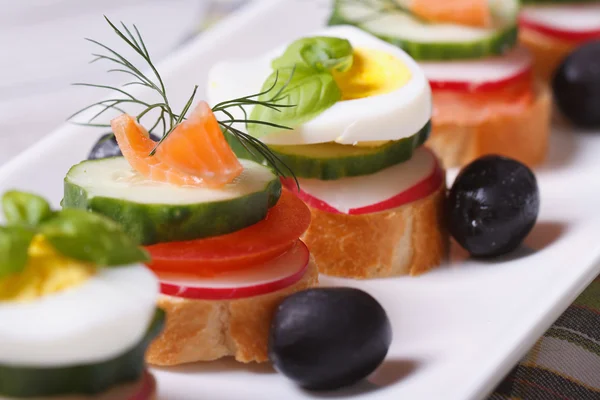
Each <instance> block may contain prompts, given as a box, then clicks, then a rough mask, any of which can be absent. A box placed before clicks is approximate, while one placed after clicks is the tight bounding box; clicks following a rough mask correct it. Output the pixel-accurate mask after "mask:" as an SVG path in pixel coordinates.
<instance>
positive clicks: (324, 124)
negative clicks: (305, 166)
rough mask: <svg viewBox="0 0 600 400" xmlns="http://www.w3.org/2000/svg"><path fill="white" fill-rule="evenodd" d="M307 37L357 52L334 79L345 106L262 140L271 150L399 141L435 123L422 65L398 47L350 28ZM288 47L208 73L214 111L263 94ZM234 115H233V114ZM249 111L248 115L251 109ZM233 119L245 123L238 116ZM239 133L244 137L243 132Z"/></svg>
mask: <svg viewBox="0 0 600 400" xmlns="http://www.w3.org/2000/svg"><path fill="white" fill-rule="evenodd" d="M309 36H330V37H338V38H343V39H347V40H348V41H350V43H351V44H352V47H353V49H354V63H353V66H352V68H351V69H350V70H349V71H347V72H343V73H335V74H334V78H335V80H336V82H337V84H338V86H339V87H340V89H341V91H342V100H341V101H339V102H337V103H336V104H334V105H333V106H332V107H330V108H329V109H327V110H325V111H323V112H322V113H321V114H320V115H318V116H317V117H316V118H314V119H313V120H311V121H309V122H307V123H305V124H304V125H302V126H299V127H296V128H295V129H294V130H291V131H290V130H282V131H276V132H273V133H271V134H269V135H266V136H263V137H261V140H262V141H263V142H265V143H267V144H276V145H296V144H312V143H326V142H337V143H340V144H346V145H356V144H360V143H364V142H381V141H388V140H399V139H402V138H404V137H408V136H412V135H414V134H415V133H417V132H418V131H419V130H420V129H421V128H423V127H424V126H425V124H426V123H427V122H428V121H429V119H430V118H431V111H432V110H431V109H432V106H431V89H430V87H429V83H428V81H427V80H426V78H425V75H424V74H423V72H422V71H421V69H420V67H419V66H418V64H417V63H416V62H415V61H414V60H413V59H412V58H411V57H410V56H408V55H407V54H406V53H405V52H404V51H402V50H400V49H399V48H398V47H396V46H393V45H391V44H389V43H386V42H384V41H382V40H380V39H378V38H376V37H374V36H372V35H370V34H368V33H365V32H363V31H362V30H360V29H358V28H355V27H351V26H336V27H331V28H327V29H325V30H322V31H319V32H315V33H314V34H312V35H307V36H303V37H309ZM286 47H287V45H286V46H282V47H280V48H278V49H276V50H274V51H272V52H269V53H267V54H264V55H261V56H259V57H256V58H254V59H252V60H237V61H228V62H220V63H217V64H216V65H214V66H213V68H212V69H211V70H210V72H209V78H208V79H209V81H208V85H207V98H208V100H209V102H210V103H211V104H212V105H215V104H217V103H219V102H222V101H226V100H231V99H234V98H238V97H243V96H248V95H249V94H254V93H259V92H260V91H261V89H262V86H263V83H264V82H265V80H266V78H267V77H268V76H269V75H270V74H271V73H272V68H271V62H272V61H273V60H274V59H275V58H277V57H278V56H280V55H281V54H283V52H284V51H285V49H286ZM232 110H233V109H232ZM246 111H247V112H248V113H250V112H251V111H252V110H251V107H247V108H246ZM235 113H236V114H235V117H236V119H237V118H243V113H242V112H241V111H240V110H237V111H235ZM236 128H238V129H240V130H242V131H244V129H245V126H244V125H243V124H238V125H237V126H236Z"/></svg>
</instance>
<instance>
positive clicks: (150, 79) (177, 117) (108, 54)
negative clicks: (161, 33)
mask: <svg viewBox="0 0 600 400" xmlns="http://www.w3.org/2000/svg"><path fill="white" fill-rule="evenodd" d="M104 19H105V20H106V22H107V23H108V24H109V25H110V27H111V28H112V30H113V31H114V32H115V33H116V34H117V36H118V37H119V38H120V39H121V40H123V41H124V42H125V43H126V44H127V45H128V47H129V48H131V49H133V51H134V52H135V53H136V54H137V55H138V56H139V57H140V58H141V59H142V61H143V62H144V63H145V64H146V66H147V67H148V68H149V70H150V73H144V72H143V71H142V70H141V69H140V68H138V67H136V65H135V64H134V63H133V62H131V61H130V60H128V59H127V58H126V57H124V56H123V55H121V54H120V53H119V52H117V51H115V50H113V49H112V48H110V47H108V46H107V45H105V44H103V43H100V42H98V41H97V40H93V39H89V38H86V40H87V41H89V42H91V43H93V44H95V45H96V46H98V47H100V48H101V49H102V52H98V53H93V54H92V56H93V57H94V58H93V59H92V60H91V62H90V63H95V62H98V61H108V62H110V63H113V64H116V66H115V67H114V68H111V69H109V70H108V71H107V72H108V73H120V74H125V75H127V76H128V77H132V78H133V80H132V81H130V82H127V83H125V84H124V85H122V86H121V87H115V86H110V85H100V84H91V83H74V84H73V85H75V86H85V87H92V88H97V89H103V90H108V91H110V92H112V93H114V94H115V95H118V96H117V97H114V98H109V99H105V100H102V101H98V102H96V103H93V104H90V105H89V106H87V107H84V108H82V109H81V110H79V111H77V112H75V113H74V114H72V115H71V116H70V117H69V118H68V120H71V121H72V120H73V118H75V117H77V116H79V115H80V114H82V113H83V112H85V111H87V110H90V109H93V108H95V107H99V108H100V110H99V111H98V112H97V113H95V114H94V115H92V116H91V117H90V118H89V119H88V120H87V121H86V122H73V121H72V122H73V123H75V124H78V125H83V126H89V127H97V128H110V124H105V123H98V122H96V121H97V120H98V118H99V117H101V116H102V115H104V114H105V113H106V112H107V111H109V110H113V111H118V112H119V113H125V112H126V111H125V110H124V109H123V108H122V106H124V105H131V106H137V107H138V108H139V111H138V113H137V114H136V115H135V118H136V120H137V121H138V122H139V123H141V122H142V119H144V118H145V117H147V116H148V115H149V113H150V112H151V111H153V110H157V111H158V117H157V118H156V119H155V120H154V122H153V123H152V125H151V128H150V129H149V130H148V132H149V133H155V130H157V129H161V130H162V133H161V135H160V136H161V139H160V140H159V141H158V142H157V144H156V146H155V147H154V149H153V150H152V152H151V153H150V155H154V153H155V152H156V149H157V148H158V146H160V145H161V143H162V142H163V141H164V140H165V139H166V138H167V137H168V136H169V134H170V133H171V132H173V130H174V129H175V128H176V127H177V125H179V124H180V123H181V122H183V121H184V120H185V119H186V114H187V113H188V111H189V109H190V108H191V106H192V104H193V101H194V98H195V96H196V92H197V90H198V86H197V85H196V86H194V89H193V91H192V94H191V96H190V98H189V99H188V101H187V102H186V104H185V106H184V107H183V109H182V110H181V111H180V112H179V113H177V112H175V111H174V110H173V107H172V105H171V103H169V98H168V96H167V90H166V87H165V84H164V82H163V80H162V78H161V76H160V74H159V72H158V70H157V69H156V67H155V66H154V62H153V61H152V58H151V56H150V52H149V51H148V48H147V47H146V44H145V43H144V39H143V38H142V35H141V34H140V31H139V30H138V28H137V26H135V25H132V29H130V28H128V27H127V26H126V25H125V24H124V23H123V22H121V23H120V25H121V28H119V27H117V26H116V25H115V24H113V23H112V22H111V21H110V20H109V19H108V18H107V17H106V16H104ZM291 75H293V72H292V74H291ZM278 77H279V75H278V74H277V76H276V79H275V82H274V83H273V86H272V87H270V88H269V89H267V90H265V91H263V92H261V93H257V94H253V95H249V96H245V97H240V98H237V99H232V100H228V101H224V102H221V103H219V104H217V105H215V106H214V107H213V108H212V110H213V112H215V113H217V112H219V111H220V112H221V113H223V114H224V115H225V116H227V117H228V118H229V119H225V120H219V121H218V122H219V125H220V126H221V127H222V129H223V130H224V131H227V132H229V133H230V134H231V135H232V136H233V137H234V138H235V139H236V140H238V141H239V142H240V144H241V145H242V146H243V147H244V149H246V150H247V151H248V152H249V153H250V154H252V155H253V156H254V157H259V156H262V158H263V159H264V160H266V162H267V164H268V165H269V166H270V167H272V168H273V169H274V170H275V171H276V172H277V174H278V175H280V176H283V177H285V176H291V177H293V178H294V180H295V181H296V184H298V180H297V179H296V176H295V175H294V173H293V171H292V170H291V169H290V168H289V167H288V166H287V165H286V164H285V163H284V162H283V161H281V160H280V159H279V158H278V157H277V156H276V155H275V154H274V153H273V152H272V151H271V150H270V149H269V147H268V146H267V145H265V144H264V143H262V142H261V141H260V140H258V139H256V138H254V137H252V136H250V135H249V134H247V133H244V132H242V131H240V130H239V129H237V128H234V127H233V124H235V123H243V124H246V125H247V124H259V125H267V126H271V127H275V128H279V129H291V128H288V127H286V126H283V125H278V124H274V123H270V122H267V121H256V120H251V119H249V118H248V115H247V113H246V110H245V108H244V107H245V106H258V107H267V108H270V109H273V110H275V111H280V110H281V108H284V107H294V106H295V105H288V104H278V102H279V101H281V100H282V99H283V98H284V97H285V96H284V95H283V93H284V91H285V89H286V88H287V86H288V84H289V82H290V81H291V77H292V76H290V78H289V80H288V81H287V82H286V83H285V85H283V86H282V87H281V88H280V89H279V90H278V91H277V92H276V93H274V94H273V95H272V96H270V98H269V99H268V100H266V101H262V100H259V98H260V97H261V96H264V95H267V94H269V93H271V92H272V91H273V89H274V88H275V86H276V85H277V83H278ZM134 85H139V86H144V87H146V88H148V89H151V90H152V91H154V92H156V93H158V97H159V99H160V100H158V101H156V102H148V101H144V100H142V99H140V98H139V97H136V96H134V95H133V94H131V93H130V92H128V91H127V90H126V89H125V88H126V87H129V86H134ZM233 108H239V109H241V110H242V112H243V114H244V118H241V119H240V118H235V117H234V116H233V114H232V113H231V112H230V111H231V109H233Z"/></svg>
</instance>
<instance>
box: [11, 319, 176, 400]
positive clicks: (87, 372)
mask: <svg viewBox="0 0 600 400" xmlns="http://www.w3.org/2000/svg"><path fill="white" fill-rule="evenodd" d="M164 325H165V312H164V311H163V310H161V309H156V312H155V314H154V318H153V320H152V322H151V324H150V326H149V328H148V330H147V331H146V335H145V336H144V338H143V339H142V340H141V341H140V342H139V343H138V344H136V345H135V346H134V347H133V348H131V349H130V350H128V351H127V352H125V353H124V354H122V355H120V356H118V357H115V358H113V359H111V360H107V361H103V362H99V363H94V364H86V365H73V366H65V367H56V368H36V367H20V366H15V365H0V396H4V397H10V398H32V397H33V398H38V397H54V396H62V397H64V396H70V395H84V396H85V395H88V396H93V395H96V394H99V393H102V392H105V391H107V390H110V389H111V388H113V387H115V386H118V385H122V384H127V383H131V382H135V381H137V380H139V379H140V378H141V377H142V376H143V374H144V371H145V369H146V364H145V353H146V349H147V348H148V346H149V345H150V343H151V342H152V341H153V340H154V339H155V338H156V337H157V336H158V335H159V334H160V333H161V331H162V330H163V328H164Z"/></svg>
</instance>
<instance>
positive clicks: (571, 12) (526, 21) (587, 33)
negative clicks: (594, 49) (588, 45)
mask: <svg viewBox="0 0 600 400" xmlns="http://www.w3.org/2000/svg"><path fill="white" fill-rule="evenodd" d="M519 22H520V24H521V27H524V28H529V29H532V30H535V31H538V32H540V33H542V34H545V35H548V36H554V37H557V38H560V39H564V40H571V41H585V40H590V39H596V38H600V4H577V5H552V6H528V7H524V8H523V10H522V11H521V15H520V17H519Z"/></svg>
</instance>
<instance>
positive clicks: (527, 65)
mask: <svg viewBox="0 0 600 400" xmlns="http://www.w3.org/2000/svg"><path fill="white" fill-rule="evenodd" d="M420 66H421V68H422V69H423V72H424V73H425V76H426V77H427V79H428V80H429V84H430V85H431V89H432V90H452V91H460V92H492V91H496V90H499V89H502V88H503V87H506V86H509V85H512V84H514V83H516V82H518V81H520V80H527V79H531V77H532V71H533V57H532V56H531V53H530V52H529V50H527V49H526V48H524V47H519V48H517V49H515V50H513V51H512V52H510V53H508V54H506V55H503V56H499V57H494V58H491V59H484V60H477V61H456V62H423V63H421V64H420Z"/></svg>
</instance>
